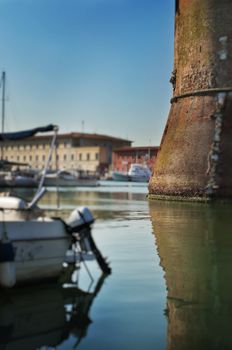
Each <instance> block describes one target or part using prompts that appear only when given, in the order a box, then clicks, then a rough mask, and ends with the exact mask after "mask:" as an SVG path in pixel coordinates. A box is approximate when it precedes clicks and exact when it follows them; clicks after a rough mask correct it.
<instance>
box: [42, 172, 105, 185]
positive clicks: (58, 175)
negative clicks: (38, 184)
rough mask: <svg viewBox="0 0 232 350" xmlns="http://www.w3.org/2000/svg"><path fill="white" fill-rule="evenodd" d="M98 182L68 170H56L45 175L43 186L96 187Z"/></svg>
mask: <svg viewBox="0 0 232 350" xmlns="http://www.w3.org/2000/svg"><path fill="white" fill-rule="evenodd" d="M98 185H99V183H98V180H97V179H96V178H95V177H90V176H83V175H81V174H78V173H76V172H72V171H68V170H58V171H56V172H50V173H47V174H46V175H45V178H44V186H46V187H50V186H52V187H55V186H59V187H86V186H87V187H96V186H98Z"/></svg>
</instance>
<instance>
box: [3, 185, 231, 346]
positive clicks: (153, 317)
mask: <svg viewBox="0 0 232 350" xmlns="http://www.w3.org/2000/svg"><path fill="white" fill-rule="evenodd" d="M146 194H147V185H145V184H132V183H116V182H102V183H101V186H99V187H96V188H80V189H78V190H76V189H60V192H59V197H58V196H57V193H56V191H55V189H53V190H52V189H51V190H49V192H48V193H47V194H46V195H45V197H44V198H43V200H42V201H41V207H43V208H45V209H47V210H48V212H50V213H52V212H53V211H54V210H55V208H56V204H57V203H58V204H59V208H60V209H59V210H60V213H61V215H62V216H64V217H65V216H67V215H69V213H70V211H71V210H72V209H74V208H75V207H76V206H79V205H85V206H87V207H89V208H90V210H91V211H92V212H93V214H94V216H95V218H96V221H95V223H94V226H93V231H92V233H93V236H94V238H95V240H96V242H97V245H98V247H99V248H100V250H101V252H102V253H103V255H104V256H107V257H108V261H109V262H110V266H111V268H112V274H111V275H110V276H107V277H103V276H101V273H100V270H99V269H98V267H97V266H96V264H95V263H94V262H87V267H88V270H87V269H86V267H85V266H82V267H81V269H80V271H79V272H78V274H76V275H74V276H73V278H74V277H75V278H76V279H75V281H76V282H75V283H76V284H75V283H73V284H68V285H67V284H66V285H65V287H63V288H60V287H59V286H58V285H57V284H46V285H43V284H40V285H39V286H31V287H23V288H18V289H17V291H11V292H8V293H5V294H4V295H3V296H2V295H1V305H0V349H7V350H9V349H37V350H38V349H40V350H42V349H62V350H63V349H75V348H78V349H82V350H109V349H110V350H129V349H133V350H137V349H144V350H154V349H156V350H164V349H167V350H176V349H178V350H179V349H181V350H182V349H183V350H185V349H186V350H187V349H190V350H191V349H192V350H193V349H194V350H195V349H204V350H206V349H211V350H212V349H220V350H224V349H232V332H231V324H232V274H231V268H232V254H231V248H232V229H231V220H232V216H231V214H232V210H231V209H232V207H231V205H219V204H217V205H216V204H211V205H210V204H199V203H177V202H161V201H152V202H149V201H148V200H147V199H146ZM88 272H90V273H91V276H92V278H93V279H94V280H93V281H92V279H91V278H90V276H89V274H88ZM73 281H74V279H73Z"/></svg>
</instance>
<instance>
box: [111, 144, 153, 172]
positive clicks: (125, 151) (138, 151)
mask: <svg viewBox="0 0 232 350" xmlns="http://www.w3.org/2000/svg"><path fill="white" fill-rule="evenodd" d="M158 150H159V147H157V146H153V147H152V146H144V147H121V148H117V149H114V150H113V155H112V170H113V171H127V170H128V169H129V167H130V165H131V164H132V163H140V164H147V165H148V167H149V168H150V169H151V170H152V168H153V165H154V163H155V160H156V156H157V152H158Z"/></svg>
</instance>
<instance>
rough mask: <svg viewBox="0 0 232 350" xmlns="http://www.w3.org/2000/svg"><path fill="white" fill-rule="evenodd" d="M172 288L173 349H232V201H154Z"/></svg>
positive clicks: (158, 235)
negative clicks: (220, 203) (192, 202)
mask: <svg viewBox="0 0 232 350" xmlns="http://www.w3.org/2000/svg"><path fill="white" fill-rule="evenodd" d="M150 214H151V220H152V224H153V231H154V234H155V238H156V245H157V250H158V254H159V257H160V264H161V266H162V268H163V270H164V277H165V282H166V286H167V309H166V311H165V313H166V315H167V319H168V331H167V333H168V335H167V338H168V339H167V341H168V350H176V349H194V350H195V349H204V350H205V349H211V350H212V349H223V350H225V349H232V332H231V323H232V278H231V268H232V254H231V251H232V234H231V206H230V205H206V204H205V205H201V204H190V203H189V204H186V203H163V202H152V203H150Z"/></svg>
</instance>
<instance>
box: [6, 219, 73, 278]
mask: <svg viewBox="0 0 232 350" xmlns="http://www.w3.org/2000/svg"><path fill="white" fill-rule="evenodd" d="M3 226H4V227H3ZM4 237H6V238H7V240H8V241H10V242H11V243H12V245H13V249H14V253H15V257H14V266H15V274H16V284H21V283H27V282H35V281H38V280H41V279H43V280H44V279H54V278H58V277H59V276H60V274H61V272H62V268H63V266H62V263H63V262H64V260H65V254H66V252H67V250H68V248H69V246H70V242H71V237H70V236H69V235H68V234H67V232H66V230H65V226H64V224H63V222H62V221H60V220H51V221H42V220H41V221H39V220H36V221H34V220H32V221H14V222H7V221H4V225H3V224H2V225H1V228H0V239H1V240H3V239H4ZM0 265H1V268H0V277H1V273H4V269H3V265H4V264H0ZM2 277H4V276H2ZM3 280H4V278H2V279H1V278H0V284H1V281H3ZM2 284H3V283H2Z"/></svg>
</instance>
